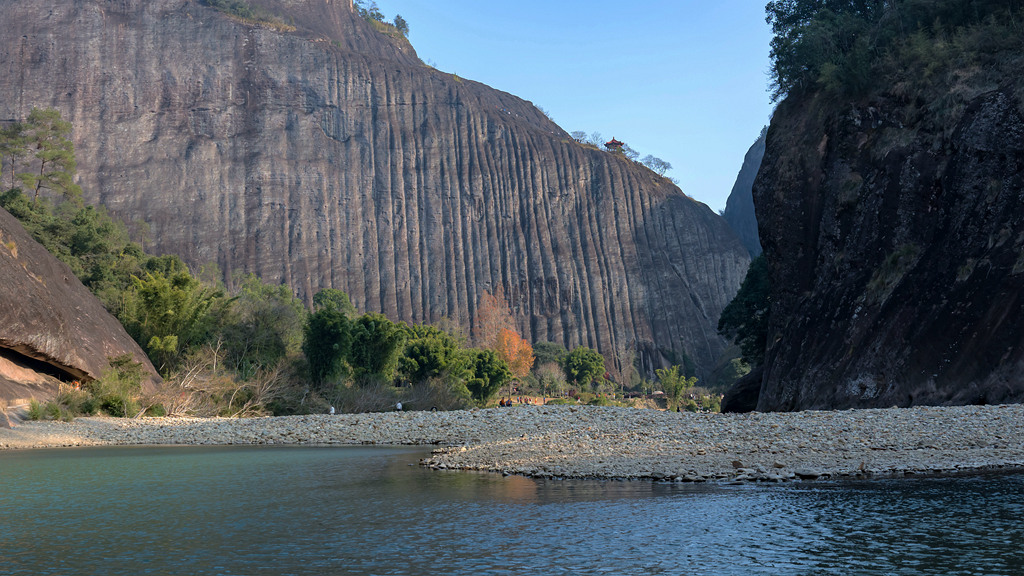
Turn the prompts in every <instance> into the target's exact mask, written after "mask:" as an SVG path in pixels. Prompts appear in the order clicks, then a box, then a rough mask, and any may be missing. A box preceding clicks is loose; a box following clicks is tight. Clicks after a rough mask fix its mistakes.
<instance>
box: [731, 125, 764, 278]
mask: <svg viewBox="0 0 1024 576" xmlns="http://www.w3.org/2000/svg"><path fill="white" fill-rule="evenodd" d="M766 133H767V129H765V130H762V131H761V135H760V136H758V138H757V141H756V142H754V143H753V144H752V145H751V146H750V149H749V150H747V153H746V155H745V156H743V166H741V167H740V172H739V174H737V175H736V183H735V184H733V186H732V191H731V192H729V199H728V200H727V201H726V203H725V211H724V212H722V217H723V218H725V221H726V222H728V223H729V227H730V228H732V230H733V232H735V233H736V236H737V237H739V239H740V242H742V243H743V246H744V247H745V248H746V249H747V251H748V252H750V257H751V258H757V257H758V256H760V255H761V238H760V236H758V232H757V215H756V213H755V212H754V192H753V188H754V179H755V178H756V177H757V171H758V169H759V168H761V159H762V158H763V157H764V139H765V134H766Z"/></svg>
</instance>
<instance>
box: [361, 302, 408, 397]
mask: <svg viewBox="0 0 1024 576" xmlns="http://www.w3.org/2000/svg"><path fill="white" fill-rule="evenodd" d="M404 347H405V331H404V330H403V329H402V327H401V326H399V325H398V324H395V323H394V322H392V321H391V320H388V319H387V317H385V316H384V315H383V314H377V313H369V314H364V315H363V316H360V317H359V319H358V320H356V321H355V324H354V325H353V327H352V347H351V349H350V350H349V355H348V360H349V364H351V365H352V368H353V369H354V370H355V373H356V376H357V377H366V376H369V377H371V378H373V379H380V380H384V381H390V380H391V379H392V378H394V375H395V369H396V368H397V367H398V359H399V357H400V356H401V354H402V351H403V350H404Z"/></svg>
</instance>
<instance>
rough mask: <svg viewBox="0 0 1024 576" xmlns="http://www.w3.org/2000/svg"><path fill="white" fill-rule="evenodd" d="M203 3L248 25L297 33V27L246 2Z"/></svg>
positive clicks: (206, 0)
mask: <svg viewBox="0 0 1024 576" xmlns="http://www.w3.org/2000/svg"><path fill="white" fill-rule="evenodd" d="M202 3H203V4H204V5H206V6H209V7H210V8H214V9H216V10H219V11H220V12H222V13H224V14H227V15H228V16H231V17H232V18H234V19H236V20H240V21H242V22H244V23H246V24H252V25H260V26H267V27H268V28H272V29H274V30H277V31H278V32H294V31H295V26H292V25H291V24H287V23H285V21H284V20H282V19H281V18H279V17H277V16H275V15H273V14H268V13H266V12H264V11H262V10H260V9H259V8H256V7H253V6H252V5H251V4H249V3H248V2H245V1H244V0H202Z"/></svg>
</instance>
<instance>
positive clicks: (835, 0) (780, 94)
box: [766, 0, 1022, 100]
mask: <svg viewBox="0 0 1024 576" xmlns="http://www.w3.org/2000/svg"><path fill="white" fill-rule="evenodd" d="M1021 8H1022V7H1021V5H1020V0H772V1H770V2H768V4H767V6H766V12H767V18H766V19H767V22H768V23H769V24H771V26H772V33H773V34H774V35H775V36H774V38H773V39H772V41H771V60H772V67H771V77H772V83H771V89H772V96H773V98H774V99H776V100H780V99H782V98H784V97H785V96H786V95H787V94H790V93H792V92H793V91H794V90H807V89H811V88H815V87H824V88H827V89H829V90H831V91H832V92H835V93H838V94H842V95H845V96H857V95H860V94H862V93H863V92H864V91H865V90H867V89H868V88H869V87H871V86H873V85H876V84H878V83H879V80H880V79H881V78H884V77H885V74H880V73H879V72H880V68H879V67H882V68H883V69H885V70H887V71H888V70H896V71H904V70H905V68H906V67H905V66H904V64H905V62H904V60H906V59H908V58H910V59H917V58H919V57H921V55H922V53H923V54H926V55H928V56H930V57H931V58H933V59H934V60H933V61H934V62H935V63H939V64H941V63H942V61H943V60H944V57H943V56H942V52H943V48H944V46H945V45H955V46H956V49H957V51H958V52H959V53H961V54H967V55H968V56H970V53H971V52H974V51H977V52H979V53H983V52H988V53H991V52H992V51H993V47H994V45H995V44H998V41H999V39H998V38H997V36H999V35H995V36H996V37H994V35H992V34H987V33H986V34H981V35H979V36H980V37H979V38H975V39H971V40H970V41H968V42H963V43H961V42H957V41H956V39H955V38H953V35H955V34H958V33H959V32H960V31H962V30H964V29H966V28H969V27H971V26H974V25H978V24H983V25H986V26H988V25H995V26H1003V27H1004V28H1006V24H1005V23H1009V25H1010V26H1009V28H1008V29H1006V30H1004V32H1005V33H1006V34H1005V35H1006V36H1008V37H1010V40H1011V41H1013V40H1014V39H1016V40H1019V38H1020V31H1019V26H1018V24H1016V22H1019V19H1020V15H1021V12H1022V10H1021ZM950 33H953V34H950ZM915 37H916V38H915ZM933 38H934V39H939V40H940V46H938V48H939V49H937V50H936V49H935V48H936V46H928V47H925V49H924V50H921V48H922V47H923V45H924V43H923V42H922V39H933ZM994 41H995V42H994ZM914 42H917V46H916V47H911V48H912V49H911V50H909V51H908V52H906V53H904V52H903V51H902V47H904V46H905V45H907V44H908V43H914ZM929 53H930V54H929ZM927 73H928V74H930V75H933V76H934V75H936V74H935V73H936V68H935V67H933V68H932V69H931V70H928V72H927ZM886 84H887V85H888V83H886Z"/></svg>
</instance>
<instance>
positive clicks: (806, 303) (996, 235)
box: [754, 84, 1024, 410]
mask: <svg viewBox="0 0 1024 576" xmlns="http://www.w3.org/2000/svg"><path fill="white" fill-rule="evenodd" d="M956 90H957V96H958V97H962V98H963V104H962V105H952V104H949V105H947V109H946V110H944V111H943V115H942V116H940V115H939V114H930V113H926V114H923V115H921V114H918V116H917V117H918V118H919V120H918V121H916V122H914V123H912V124H911V123H908V122H906V116H905V115H903V112H904V111H905V108H906V107H907V101H906V100H888V99H885V98H880V99H875V100H874V101H872V102H871V104H870V105H863V106H854V107H851V108H845V109H843V110H837V109H836V107H835V106H834V105H831V104H828V103H827V102H826V100H825V99H823V98H804V99H791V100H792V101H790V100H787V101H785V102H783V104H782V105H780V106H779V109H778V110H777V112H776V114H775V118H774V120H773V121H772V126H771V128H770V130H769V132H768V142H767V151H766V153H765V158H764V163H763V165H762V168H761V171H760V173H759V175H758V179H757V182H756V184H755V186H754V198H755V203H756V205H757V209H758V221H759V222H760V224H761V241H762V245H763V246H764V250H765V254H766V256H767V258H768V261H769V262H770V263H771V266H772V282H773V288H772V298H773V305H772V306H773V307H772V311H771V329H770V331H769V334H768V342H769V346H768V351H767V359H766V362H765V373H764V379H763V382H762V388H761V395H760V400H759V403H758V409H760V410H795V409H807V408H844V407H865V406H879V407H887V406H892V405H898V406H908V405H913V404H947V403H948V404H966V403H998V402H1008V401H1022V400H1024V330H1022V326H1024V293H1022V288H1024V114H1022V109H1024V108H1022V99H1021V93H1020V92H1019V91H1014V90H1013V89H992V88H987V89H986V88H985V87H984V86H976V85H975V86H971V85H970V84H967V85H960V86H957V87H956ZM946 101H947V102H948V101H952V102H955V99H954V98H947V100H946ZM910 105H914V102H913V100H911V101H910Z"/></svg>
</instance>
